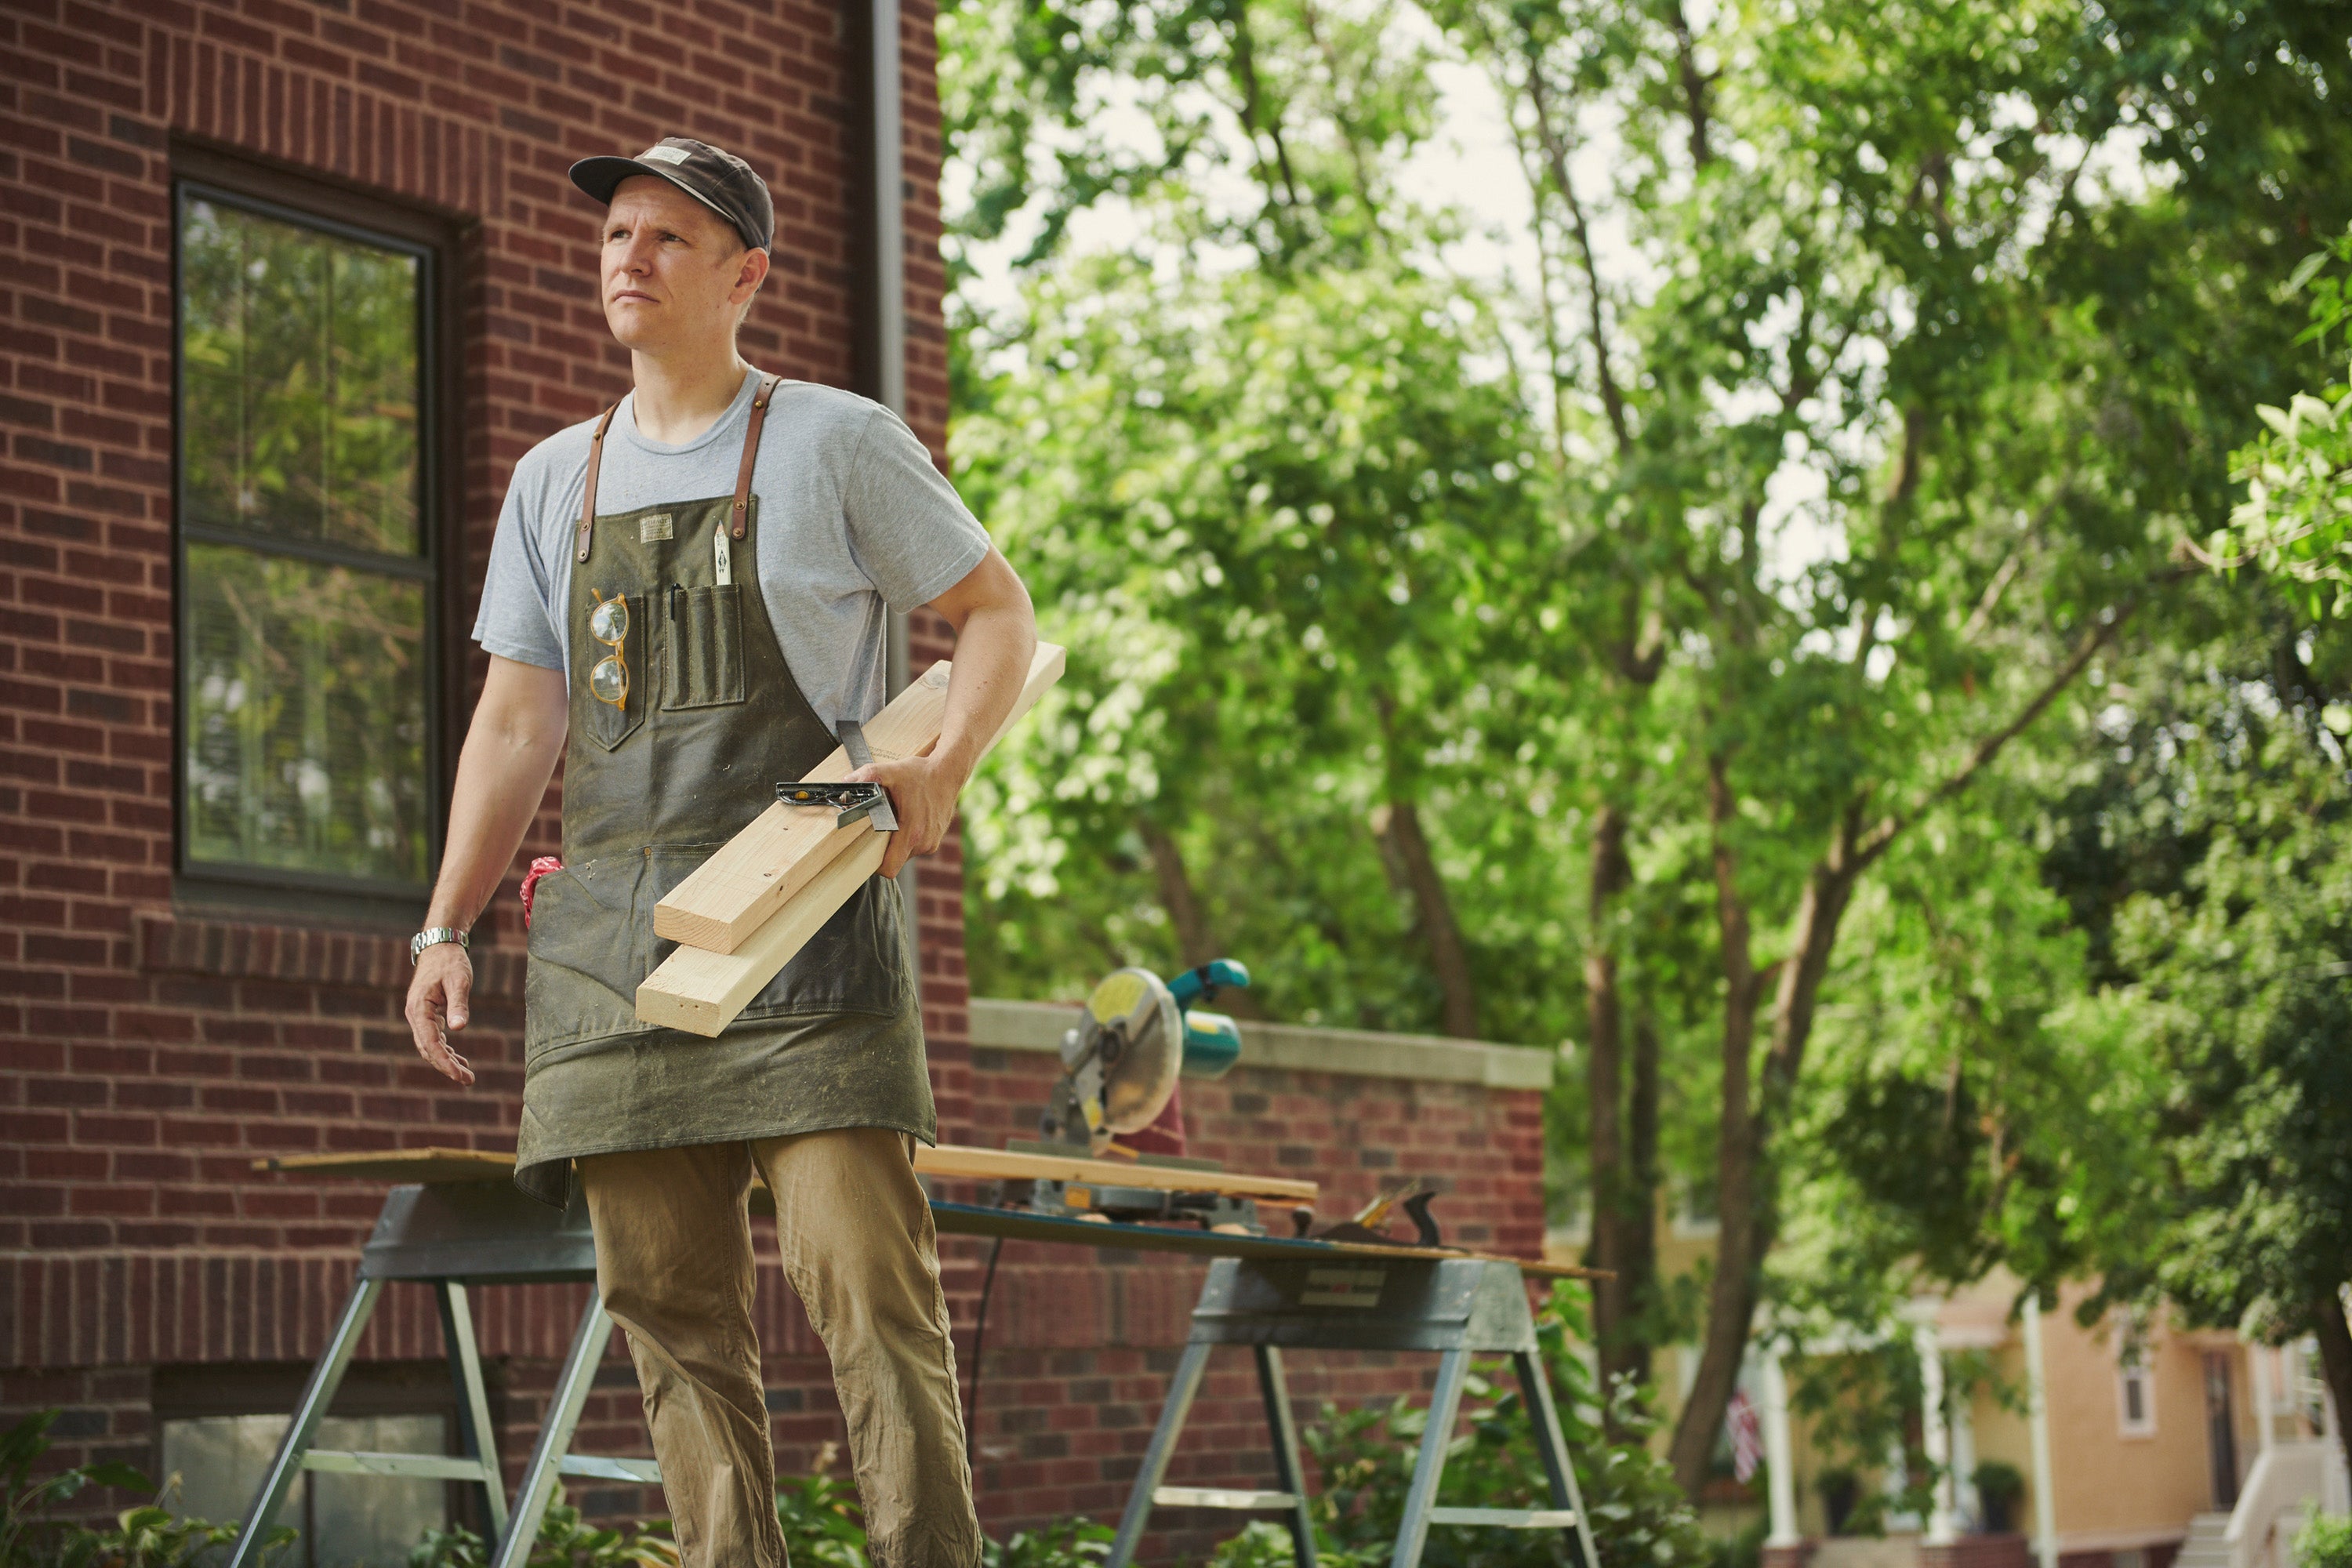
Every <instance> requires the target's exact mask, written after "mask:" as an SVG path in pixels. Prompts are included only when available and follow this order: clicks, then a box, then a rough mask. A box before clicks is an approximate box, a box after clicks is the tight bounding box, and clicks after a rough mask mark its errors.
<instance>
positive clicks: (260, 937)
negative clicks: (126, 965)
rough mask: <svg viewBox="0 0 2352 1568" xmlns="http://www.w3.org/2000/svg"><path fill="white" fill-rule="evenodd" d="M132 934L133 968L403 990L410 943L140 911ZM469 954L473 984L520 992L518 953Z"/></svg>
mask: <svg viewBox="0 0 2352 1568" xmlns="http://www.w3.org/2000/svg"><path fill="white" fill-rule="evenodd" d="M138 939H139V967H140V968H141V969H142V970H144V971H146V972H147V973H161V974H205V975H212V976H215V977H217V978H221V979H229V980H282V981H290V982H293V983H295V984H311V985H352V986H360V987H363V988H366V989H369V990H374V991H406V990H407V989H408V971H409V964H408V943H407V942H405V941H404V940H402V939H401V938H399V937H395V936H371V935H368V934H367V933H365V932H362V931H336V930H333V929H331V928H327V929H322V928H318V927H305V926H297V925H289V924H284V923H280V922H274V921H234V920H220V919H216V918H213V917H209V916H203V915H187V914H176V913H174V914H145V915H141V916H140V917H139V920H138ZM473 958H474V983H475V986H476V989H477V990H478V991H480V992H481V993H483V994H487V995H495V996H519V995H520V994H522V972H523V963H524V958H523V955H522V954H521V953H520V952H509V951H507V950H504V949H500V948H495V947H494V948H487V949H485V950H483V951H481V952H476V953H475V954H474V955H473Z"/></svg>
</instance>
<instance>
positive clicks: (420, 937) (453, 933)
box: [408, 926, 472, 969]
mask: <svg viewBox="0 0 2352 1568" xmlns="http://www.w3.org/2000/svg"><path fill="white" fill-rule="evenodd" d="M443 942H456V943H457V945H458V946H459V947H469V946H471V945H472V944H471V943H469V942H467V940H466V933H465V932H464V931H459V930H458V929H457V927H456V926H426V927H425V929H424V930H423V931H418V932H417V933H416V934H415V936H412V937H410V938H409V939H408V967H409V968H411V969H414V968H415V967H416V961H417V960H418V959H420V958H422V957H424V956H425V949H426V948H428V947H438V946H440V945H441V944H442V943H443Z"/></svg>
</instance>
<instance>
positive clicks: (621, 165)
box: [572, 158, 761, 249]
mask: <svg viewBox="0 0 2352 1568" xmlns="http://www.w3.org/2000/svg"><path fill="white" fill-rule="evenodd" d="M632 174H651V175H652V176H653V177H654V178H655V179H656V180H667V182H668V183H669V184H673V185H675V186H677V188H678V189H679V190H681V191H684V192H685V193H686V194H687V195H689V196H692V197H693V198H694V199H695V200H696V201H698V202H700V203H701V204H702V205H704V206H706V207H709V209H710V210H711V211H712V212H714V213H717V214H718V215H719V222H721V223H723V224H725V225H726V226H728V228H729V230H730V231H731V232H732V233H733V234H734V236H735V237H736V238H738V239H740V240H741V241H743V243H744V244H745V245H746V246H751V237H750V236H748V235H746V234H745V233H744V232H743V231H742V230H741V229H740V228H737V227H736V226H735V220H734V218H732V217H731V216H729V215H728V214H726V213H724V212H721V211H720V210H719V204H718V203H716V202H714V201H712V200H711V199H710V198H709V196H706V195H703V194H702V193H701V192H700V191H698V190H696V189H695V188H694V187H693V186H692V185H689V184H687V183H686V182H685V181H684V180H681V179H679V178H678V177H677V174H675V173H674V172H672V171H671V170H669V169H666V168H664V167H663V166H662V165H661V164H659V163H645V162H643V161H641V160H639V159H635V158H583V159H581V160H580V162H578V163H574V164H572V184H575V185H577V186H579V187H580V189H581V191H582V192H583V194H584V195H590V196H593V197H594V198H595V199H596V200H597V201H600V202H603V203H604V205H607V206H610V205H612V203H613V193H614V191H617V190H619V189H620V188H621V182H622V181H623V180H625V179H627V178H628V177H629V176H630V175H632ZM752 248H754V249H757V248H761V247H756V246H754V247H752Z"/></svg>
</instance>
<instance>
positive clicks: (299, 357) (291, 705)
mask: <svg viewBox="0 0 2352 1568" xmlns="http://www.w3.org/2000/svg"><path fill="white" fill-rule="evenodd" d="M180 279H181V300H180V310H181V314H180V320H181V339H180V366H181V380H180V387H181V409H180V422H179V427H180V442H181V447H180V496H181V508H180V527H181V536H182V549H183V553H182V557H181V560H182V574H181V646H180V676H181V714H182V722H181V733H182V746H183V751H182V757H181V775H182V789H183V794H182V802H181V823H182V825H181V837H182V842H183V845H184V855H185V859H186V862H187V864H188V866H189V868H191V869H203V868H241V869H245V870H249V871H264V872H293V873H298V874H301V876H307V877H310V878H311V879H317V878H329V879H340V880H342V881H345V882H347V883H348V884H351V885H359V886H379V887H385V888H410V887H414V886H415V885H417V884H420V883H422V882H423V881H424V880H425V876H426V873H427V870H428V861H429V858H430V855H431V844H430V839H431V828H432V825H431V820H430V811H431V798H430V787H431V777H432V761H431V756H430V752H429V737H430V735H431V733H432V714H431V711H430V709H431V692H432V688H433V679H432V669H431V668H430V665H431V660H430V658H429V651H428V650H429V647H430V643H429V637H430V630H431V625H432V615H433V606H432V595H431V593H430V592H429V589H430V586H431V581H432V574H431V567H430V563H429V561H428V559H427V552H426V542H427V533H426V529H425V514H424V507H423V498H424V493H425V492H424V486H423V483H422V478H423V465H422V461H421V455H420V436H421V432H422V430H423V428H424V423H425V421H424V409H423V404H422V398H421V395H420V389H421V387H422V385H423V382H424V377H423V374H422V363H421V360H422V348H421V345H422V342H423V333H422V323H423V321H424V319H425V288H426V282H427V280H426V278H425V256H424V255H423V254H421V253H419V252H418V251H416V250H415V249H414V248H412V247H405V246H403V245H400V244H397V243H395V242H392V241H386V242H384V243H383V244H371V243H369V242H368V241H367V240H365V239H364V238H359V237H352V236H351V235H348V234H345V233H341V232H333V231H330V230H329V229H328V228H326V227H323V226H321V227H311V226H308V225H305V224H303V223H299V222H297V221H294V220H292V219H291V218H289V217H286V216H272V215H271V214H268V213H263V212H260V211H255V210H248V209H247V208H246V207H244V206H241V205H236V203H235V202H232V201H229V200H226V199H223V198H217V197H215V196H213V195H209V194H200V193H199V192H198V191H196V190H194V189H184V190H183V192H182V201H181V207H180ZM298 879H299V877H298Z"/></svg>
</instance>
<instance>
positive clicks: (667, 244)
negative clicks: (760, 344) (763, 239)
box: [602, 174, 767, 353]
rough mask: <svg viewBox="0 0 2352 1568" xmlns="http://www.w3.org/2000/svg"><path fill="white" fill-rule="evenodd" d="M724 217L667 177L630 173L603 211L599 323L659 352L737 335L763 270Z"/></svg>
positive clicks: (761, 256)
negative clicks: (741, 316)
mask: <svg viewBox="0 0 2352 1568" xmlns="http://www.w3.org/2000/svg"><path fill="white" fill-rule="evenodd" d="M766 261H767V256H766V253H765V252H763V251H757V250H747V249H745V248H744V246H743V241H742V239H741V237H740V236H738V235H737V234H736V232H735V231H734V229H733V228H731V227H730V226H728V224H727V222H726V220H725V219H723V218H721V217H720V216H719V215H718V214H717V213H714V212H712V211H711V210H710V209H709V207H706V206H704V205H702V204H701V203H700V202H698V201H696V200H695V199H694V198H693V197H692V196H689V195H687V194H686V193H685V192H684V191H681V190H679V189H678V188H677V186H676V185H673V184H670V183H669V182H668V181H667V180H660V179H656V178H655V177H654V176H653V175H651V174H632V175H631V176H629V178H627V179H625V180H623V181H622V182H621V184H620V186H619V188H618V189H616V190H614V193H613V205H612V207H611V209H610V210H609V211H608V212H606V214H605V216H604V260H603V268H602V270H603V275H604V322H605V324H606V325H607V326H609V327H611V328H612V330H613V336H614V337H615V338H617V339H619V340H620V342H621V343H622V346H624V347H625V348H628V349H632V350H635V351H637V352H639V353H663V352H665V351H670V350H677V349H682V348H690V347H692V346H694V345H695V344H697V343H698V342H703V341H705V340H710V341H715V342H719V343H725V342H730V341H731V340H732V339H733V336H734V331H735V322H736V319H737V315H738V311H739V310H740V306H741V305H742V304H743V302H744V301H745V300H749V299H750V298H751V295H752V293H753V292H754V291H755V290H756V289H758V288H759V286H760V279H761V278H762V277H763V276H765V275H766V272H767V267H766V265H765V263H766Z"/></svg>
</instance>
